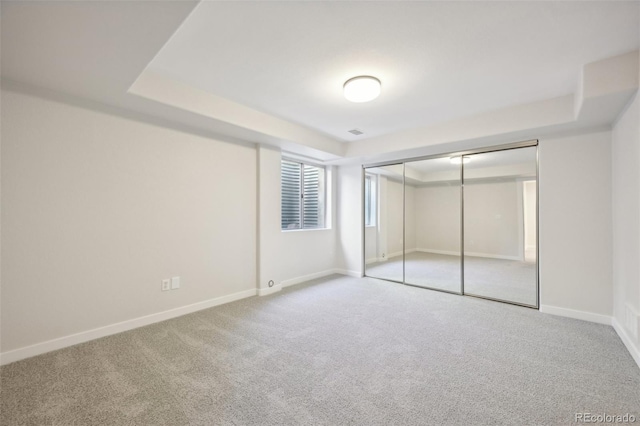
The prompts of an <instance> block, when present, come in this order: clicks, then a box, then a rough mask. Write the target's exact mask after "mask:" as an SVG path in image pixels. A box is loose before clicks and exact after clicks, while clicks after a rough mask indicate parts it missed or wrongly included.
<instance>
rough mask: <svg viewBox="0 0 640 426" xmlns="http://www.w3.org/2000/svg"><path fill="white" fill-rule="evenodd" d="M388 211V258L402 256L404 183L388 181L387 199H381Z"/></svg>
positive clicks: (383, 206)
mask: <svg viewBox="0 0 640 426" xmlns="http://www.w3.org/2000/svg"><path fill="white" fill-rule="evenodd" d="M380 200H381V202H382V203H383V205H382V206H381V207H382V208H385V209H386V211H387V228H386V231H387V257H393V256H398V255H402V247H403V241H404V236H403V232H402V231H403V219H402V215H403V211H404V210H403V193H402V182H396V181H393V180H390V179H389V180H387V194H386V198H382V197H381V198H380Z"/></svg>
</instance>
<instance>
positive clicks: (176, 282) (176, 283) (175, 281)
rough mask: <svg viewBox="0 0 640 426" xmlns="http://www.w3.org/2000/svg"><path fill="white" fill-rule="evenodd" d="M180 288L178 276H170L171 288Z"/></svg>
mask: <svg viewBox="0 0 640 426" xmlns="http://www.w3.org/2000/svg"><path fill="white" fill-rule="evenodd" d="M178 288H180V277H172V278H171V290H176V289H178Z"/></svg>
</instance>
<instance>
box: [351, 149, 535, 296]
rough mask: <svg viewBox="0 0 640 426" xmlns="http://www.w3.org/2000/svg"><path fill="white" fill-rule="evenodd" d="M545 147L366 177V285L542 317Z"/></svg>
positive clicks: (441, 160)
mask: <svg viewBox="0 0 640 426" xmlns="http://www.w3.org/2000/svg"><path fill="white" fill-rule="evenodd" d="M537 150H538V148H537V141H530V142H522V143H517V144H511V145H503V146H498V147H490V148H486V149H478V150H474V151H467V152H460V153H452V154H449V155H438V156H432V157H422V158H417V159H408V160H405V161H404V162H402V163H399V164H383V165H374V166H371V167H365V168H364V169H363V190H364V191H363V194H364V197H363V202H364V231H363V234H364V241H363V245H364V259H363V261H364V264H365V275H366V276H369V277H373V278H381V279H385V280H389V281H394V282H398V283H403V284H407V285H412V286H417V287H424V288H427V289H432V290H438V291H444V292H449V293H455V294H464V295H469V296H475V297H481V298H485V299H492V300H497V301H502V302H508V303H513V304H517V305H522V306H527V307H533V308H537V307H538V306H539V290H538V288H539V285H538V259H537V253H538V241H537V235H538V230H537V228H538V178H537V170H538V159H537V152H538V151H537Z"/></svg>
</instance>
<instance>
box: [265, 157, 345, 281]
mask: <svg viewBox="0 0 640 426" xmlns="http://www.w3.org/2000/svg"><path fill="white" fill-rule="evenodd" d="M281 158H282V154H281V153H280V151H277V150H275V149H271V148H267V147H259V148H258V176H259V182H258V186H259V200H260V201H259V209H260V214H259V242H260V248H259V288H260V289H266V288H268V282H269V281H270V280H273V281H274V284H275V286H276V288H277V287H278V285H279V284H281V285H283V286H287V285H291V284H296V283H299V282H302V281H305V280H307V279H311V278H313V277H316V276H322V275H328V274H331V273H333V272H334V271H335V268H336V235H337V231H336V229H335V226H334V225H333V224H332V220H331V219H332V218H333V217H335V214H336V210H335V203H334V202H333V200H332V199H333V197H334V194H335V190H336V188H335V187H336V185H335V179H334V177H333V173H332V170H331V168H328V169H327V188H328V194H327V200H328V201H329V203H328V204H329V205H328V206H327V210H328V211H330V212H331V214H330V215H329V216H328V220H327V229H317V230H294V231H282V230H281V220H280V218H281V192H280V160H281Z"/></svg>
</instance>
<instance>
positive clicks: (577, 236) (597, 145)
mask: <svg viewBox="0 0 640 426" xmlns="http://www.w3.org/2000/svg"><path fill="white" fill-rule="evenodd" d="M539 158H540V165H539V167H540V175H539V180H538V184H539V185H540V200H539V204H540V222H539V225H540V229H539V235H540V241H539V245H540V259H539V262H540V290H541V301H540V303H541V305H543V306H542V310H543V311H545V310H546V311H547V312H552V311H553V312H555V313H563V314H570V313H571V312H568V311H567V310H571V311H580V312H586V313H589V314H590V315H588V316H587V317H585V319H591V320H596V321H597V320H598V319H600V320H602V322H607V321H608V318H609V316H610V315H611V314H612V308H613V297H612V293H613V291H612V266H611V265H612V255H611V250H612V238H611V220H612V217H611V132H608V131H605V132H599V133H590V134H585V135H579V136H569V137H563V138H543V139H541V140H540V146H539ZM554 308H558V309H561V310H562V311H558V310H557V309H555V310H554ZM573 314H575V312H574V313H573ZM577 315H580V314H579V313H578V314H577ZM574 316H576V315H574Z"/></svg>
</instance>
